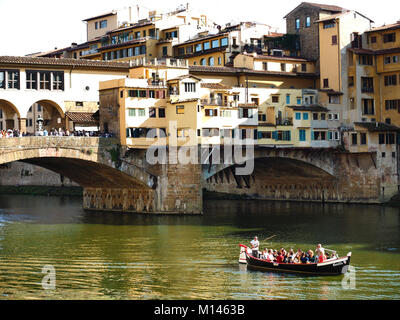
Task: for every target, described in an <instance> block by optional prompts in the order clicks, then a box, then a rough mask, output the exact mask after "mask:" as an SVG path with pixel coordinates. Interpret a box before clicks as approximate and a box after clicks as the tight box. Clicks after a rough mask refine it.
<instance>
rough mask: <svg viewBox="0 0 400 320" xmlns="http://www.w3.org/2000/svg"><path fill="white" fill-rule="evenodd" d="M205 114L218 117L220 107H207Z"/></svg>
mask: <svg viewBox="0 0 400 320" xmlns="http://www.w3.org/2000/svg"><path fill="white" fill-rule="evenodd" d="M204 114H205V116H206V117H218V109H205V110H204Z"/></svg>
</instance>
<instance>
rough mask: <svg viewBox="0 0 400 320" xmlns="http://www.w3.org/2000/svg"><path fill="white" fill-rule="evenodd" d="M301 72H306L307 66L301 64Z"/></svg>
mask: <svg viewBox="0 0 400 320" xmlns="http://www.w3.org/2000/svg"><path fill="white" fill-rule="evenodd" d="M301 72H307V64H305V63H302V64H301Z"/></svg>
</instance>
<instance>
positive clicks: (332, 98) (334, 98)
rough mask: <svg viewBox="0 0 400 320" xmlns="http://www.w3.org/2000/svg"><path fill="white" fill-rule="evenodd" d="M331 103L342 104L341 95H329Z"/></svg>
mask: <svg viewBox="0 0 400 320" xmlns="http://www.w3.org/2000/svg"><path fill="white" fill-rule="evenodd" d="M329 103H330V104H340V96H329Z"/></svg>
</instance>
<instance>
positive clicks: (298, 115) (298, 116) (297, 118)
mask: <svg viewBox="0 0 400 320" xmlns="http://www.w3.org/2000/svg"><path fill="white" fill-rule="evenodd" d="M295 116H296V120H301V113H300V112H296V114H295Z"/></svg>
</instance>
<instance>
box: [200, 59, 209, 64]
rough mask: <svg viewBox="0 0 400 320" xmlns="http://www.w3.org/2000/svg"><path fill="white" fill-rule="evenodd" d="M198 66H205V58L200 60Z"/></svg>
mask: <svg viewBox="0 0 400 320" xmlns="http://www.w3.org/2000/svg"><path fill="white" fill-rule="evenodd" d="M200 65H202V66H205V65H207V63H206V59H205V58H202V59H201V60H200Z"/></svg>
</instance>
